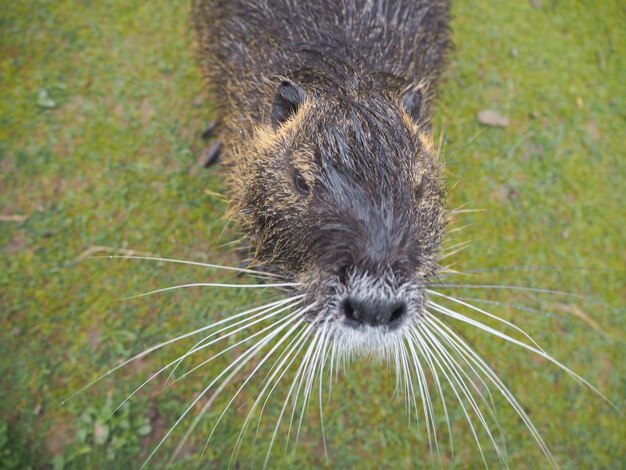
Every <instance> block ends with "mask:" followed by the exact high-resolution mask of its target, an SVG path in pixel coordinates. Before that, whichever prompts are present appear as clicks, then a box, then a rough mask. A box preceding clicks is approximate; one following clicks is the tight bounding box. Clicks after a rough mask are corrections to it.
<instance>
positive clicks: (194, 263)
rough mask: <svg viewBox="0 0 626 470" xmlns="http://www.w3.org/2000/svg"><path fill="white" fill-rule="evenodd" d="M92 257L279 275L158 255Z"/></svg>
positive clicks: (272, 275) (261, 274) (271, 274)
mask: <svg viewBox="0 0 626 470" xmlns="http://www.w3.org/2000/svg"><path fill="white" fill-rule="evenodd" d="M90 258H113V259H135V260H147V261H162V262H165V263H175V264H186V265H190V266H201V267H203V268H210V269H222V270H225V271H235V272H238V273H247V274H258V275H260V276H270V277H278V275H276V274H273V273H267V272H264V271H255V270H253V269H247V268H236V267H234V266H221V265H219V264H210V263H201V262H199V261H186V260H179V259H173V258H161V257H158V256H130V255H129V256H125V255H107V256H90Z"/></svg>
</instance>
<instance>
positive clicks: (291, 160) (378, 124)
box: [230, 79, 445, 350]
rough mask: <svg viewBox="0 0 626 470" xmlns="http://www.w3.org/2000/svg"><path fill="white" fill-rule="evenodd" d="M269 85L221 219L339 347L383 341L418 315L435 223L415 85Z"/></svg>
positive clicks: (438, 206) (434, 188) (433, 181)
mask: <svg viewBox="0 0 626 470" xmlns="http://www.w3.org/2000/svg"><path fill="white" fill-rule="evenodd" d="M316 83H317V85H318V86H310V85H309V86H307V84H302V83H296V82H294V81H291V80H287V79H283V80H282V81H281V82H280V83H279V84H278V85H273V86H274V88H273V93H272V95H273V100H272V103H268V105H267V113H265V116H264V118H263V121H264V122H263V124H262V125H259V126H256V128H255V131H254V134H253V135H252V136H251V138H250V139H249V142H246V143H240V145H239V146H238V149H237V151H236V152H237V155H236V157H237V158H235V164H234V168H233V172H232V178H231V184H230V186H231V195H232V196H233V201H234V207H233V211H232V215H233V216H234V217H235V218H236V220H238V222H239V223H240V225H241V226H242V228H243V230H244V233H246V235H247V237H248V238H249V241H250V243H251V245H252V252H253V261H254V262H255V263H256V264H258V265H265V266H268V267H270V268H271V269H272V270H273V271H275V272H277V273H279V274H281V275H282V276H283V277H284V278H286V279H289V280H292V281H295V282H299V283H300V286H299V287H298V290H300V291H301V292H302V293H303V294H305V296H306V297H305V299H306V302H307V303H308V304H313V303H314V304H315V305H314V307H313V308H311V309H310V310H309V311H308V312H307V315H308V316H309V318H310V319H311V320H314V321H316V322H323V323H326V324H334V327H333V332H334V333H333V337H334V340H335V342H339V343H344V345H345V346H346V347H348V348H349V349H353V348H356V349H357V350H359V349H367V350H371V349H373V348H374V349H376V348H377V347H383V348H384V347H385V346H386V345H388V344H391V342H392V341H393V338H397V337H399V336H400V335H399V334H398V332H400V331H402V330H403V329H404V328H405V327H406V326H407V325H409V324H410V323H411V322H414V321H416V320H417V319H419V317H420V316H421V315H422V314H423V309H424V305H425V292H424V289H425V287H424V284H425V280H426V279H427V278H428V277H430V276H433V275H434V274H435V273H436V272H437V266H436V254H437V251H438V247H439V244H440V241H441V236H442V232H443V229H444V225H445V210H444V191H443V185H442V175H441V173H442V166H441V164H440V162H439V160H438V156H437V155H436V153H435V151H434V150H433V146H432V145H431V140H430V137H429V136H428V134H427V131H425V130H424V128H425V125H426V118H425V116H424V115H423V113H424V110H423V109H422V101H423V97H422V94H421V90H420V89H418V88H415V87H413V88H409V89H408V90H407V89H405V90H404V91H396V90H394V91H385V90H384V89H383V90H381V89H376V91H371V90H373V89H375V87H372V86H368V87H366V88H364V89H360V90H350V89H347V88H341V87H340V86H339V85H337V84H332V86H325V87H322V86H319V83H320V80H319V79H318V80H317V81H316Z"/></svg>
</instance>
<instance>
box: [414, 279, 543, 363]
mask: <svg viewBox="0 0 626 470" xmlns="http://www.w3.org/2000/svg"><path fill="white" fill-rule="evenodd" d="M426 292H428V293H429V294H432V295H436V296H438V297H443V298H444V299H448V300H450V301H452V302H454V303H457V304H459V305H463V306H464V307H467V308H470V309H472V310H474V311H476V312H478V313H482V314H483V315H485V316H487V317H489V318H492V319H494V320H496V321H498V322H500V323H503V324H505V325H506V326H508V327H510V328H513V329H514V330H515V331H517V332H519V333H521V334H522V335H523V336H524V337H526V338H527V339H528V340H529V341H530V342H531V343H532V344H534V345H535V347H536V348H537V349H539V350H540V351H544V350H543V348H542V347H541V346H539V344H537V342H536V341H535V340H534V339H533V337H532V336H530V335H529V334H528V333H527V332H526V331H524V330H523V329H521V328H520V327H519V326H517V325H515V324H513V323H511V322H510V321H507V320H504V319H503V318H500V317H498V316H496V315H494V314H492V313H489V312H487V311H486V310H483V309H481V308H478V307H476V306H474V305H472V304H468V303H467V302H463V301H462V300H459V299H456V298H454V297H451V296H448V295H445V294H441V293H439V292H436V291H434V290H431V289H426ZM428 303H429V304H431V305H436V306H437V307H440V306H439V305H438V304H436V303H435V302H433V301H432V300H429V301H428ZM544 352H545V351H544Z"/></svg>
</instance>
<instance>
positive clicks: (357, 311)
mask: <svg viewBox="0 0 626 470" xmlns="http://www.w3.org/2000/svg"><path fill="white" fill-rule="evenodd" d="M342 308H343V314H344V315H345V316H346V318H347V319H348V323H350V324H352V326H359V325H363V324H365V325H370V326H396V325H398V324H399V323H400V320H401V319H402V317H404V315H405V313H406V303H405V302H404V301H402V300H397V299H394V300H389V299H360V298H357V297H353V296H349V297H346V299H345V300H344V301H343V303H342Z"/></svg>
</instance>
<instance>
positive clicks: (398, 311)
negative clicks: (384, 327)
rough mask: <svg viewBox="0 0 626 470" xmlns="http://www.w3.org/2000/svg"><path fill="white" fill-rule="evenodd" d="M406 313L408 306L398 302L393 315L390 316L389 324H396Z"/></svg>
mask: <svg viewBox="0 0 626 470" xmlns="http://www.w3.org/2000/svg"><path fill="white" fill-rule="evenodd" d="M405 313H406V304H405V303H404V302H398V303H397V304H396V305H394V307H393V310H392V311H391V315H389V324H390V325H391V324H393V323H396V322H397V321H398V320H400V319H401V318H402V317H403V316H404V314H405Z"/></svg>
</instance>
